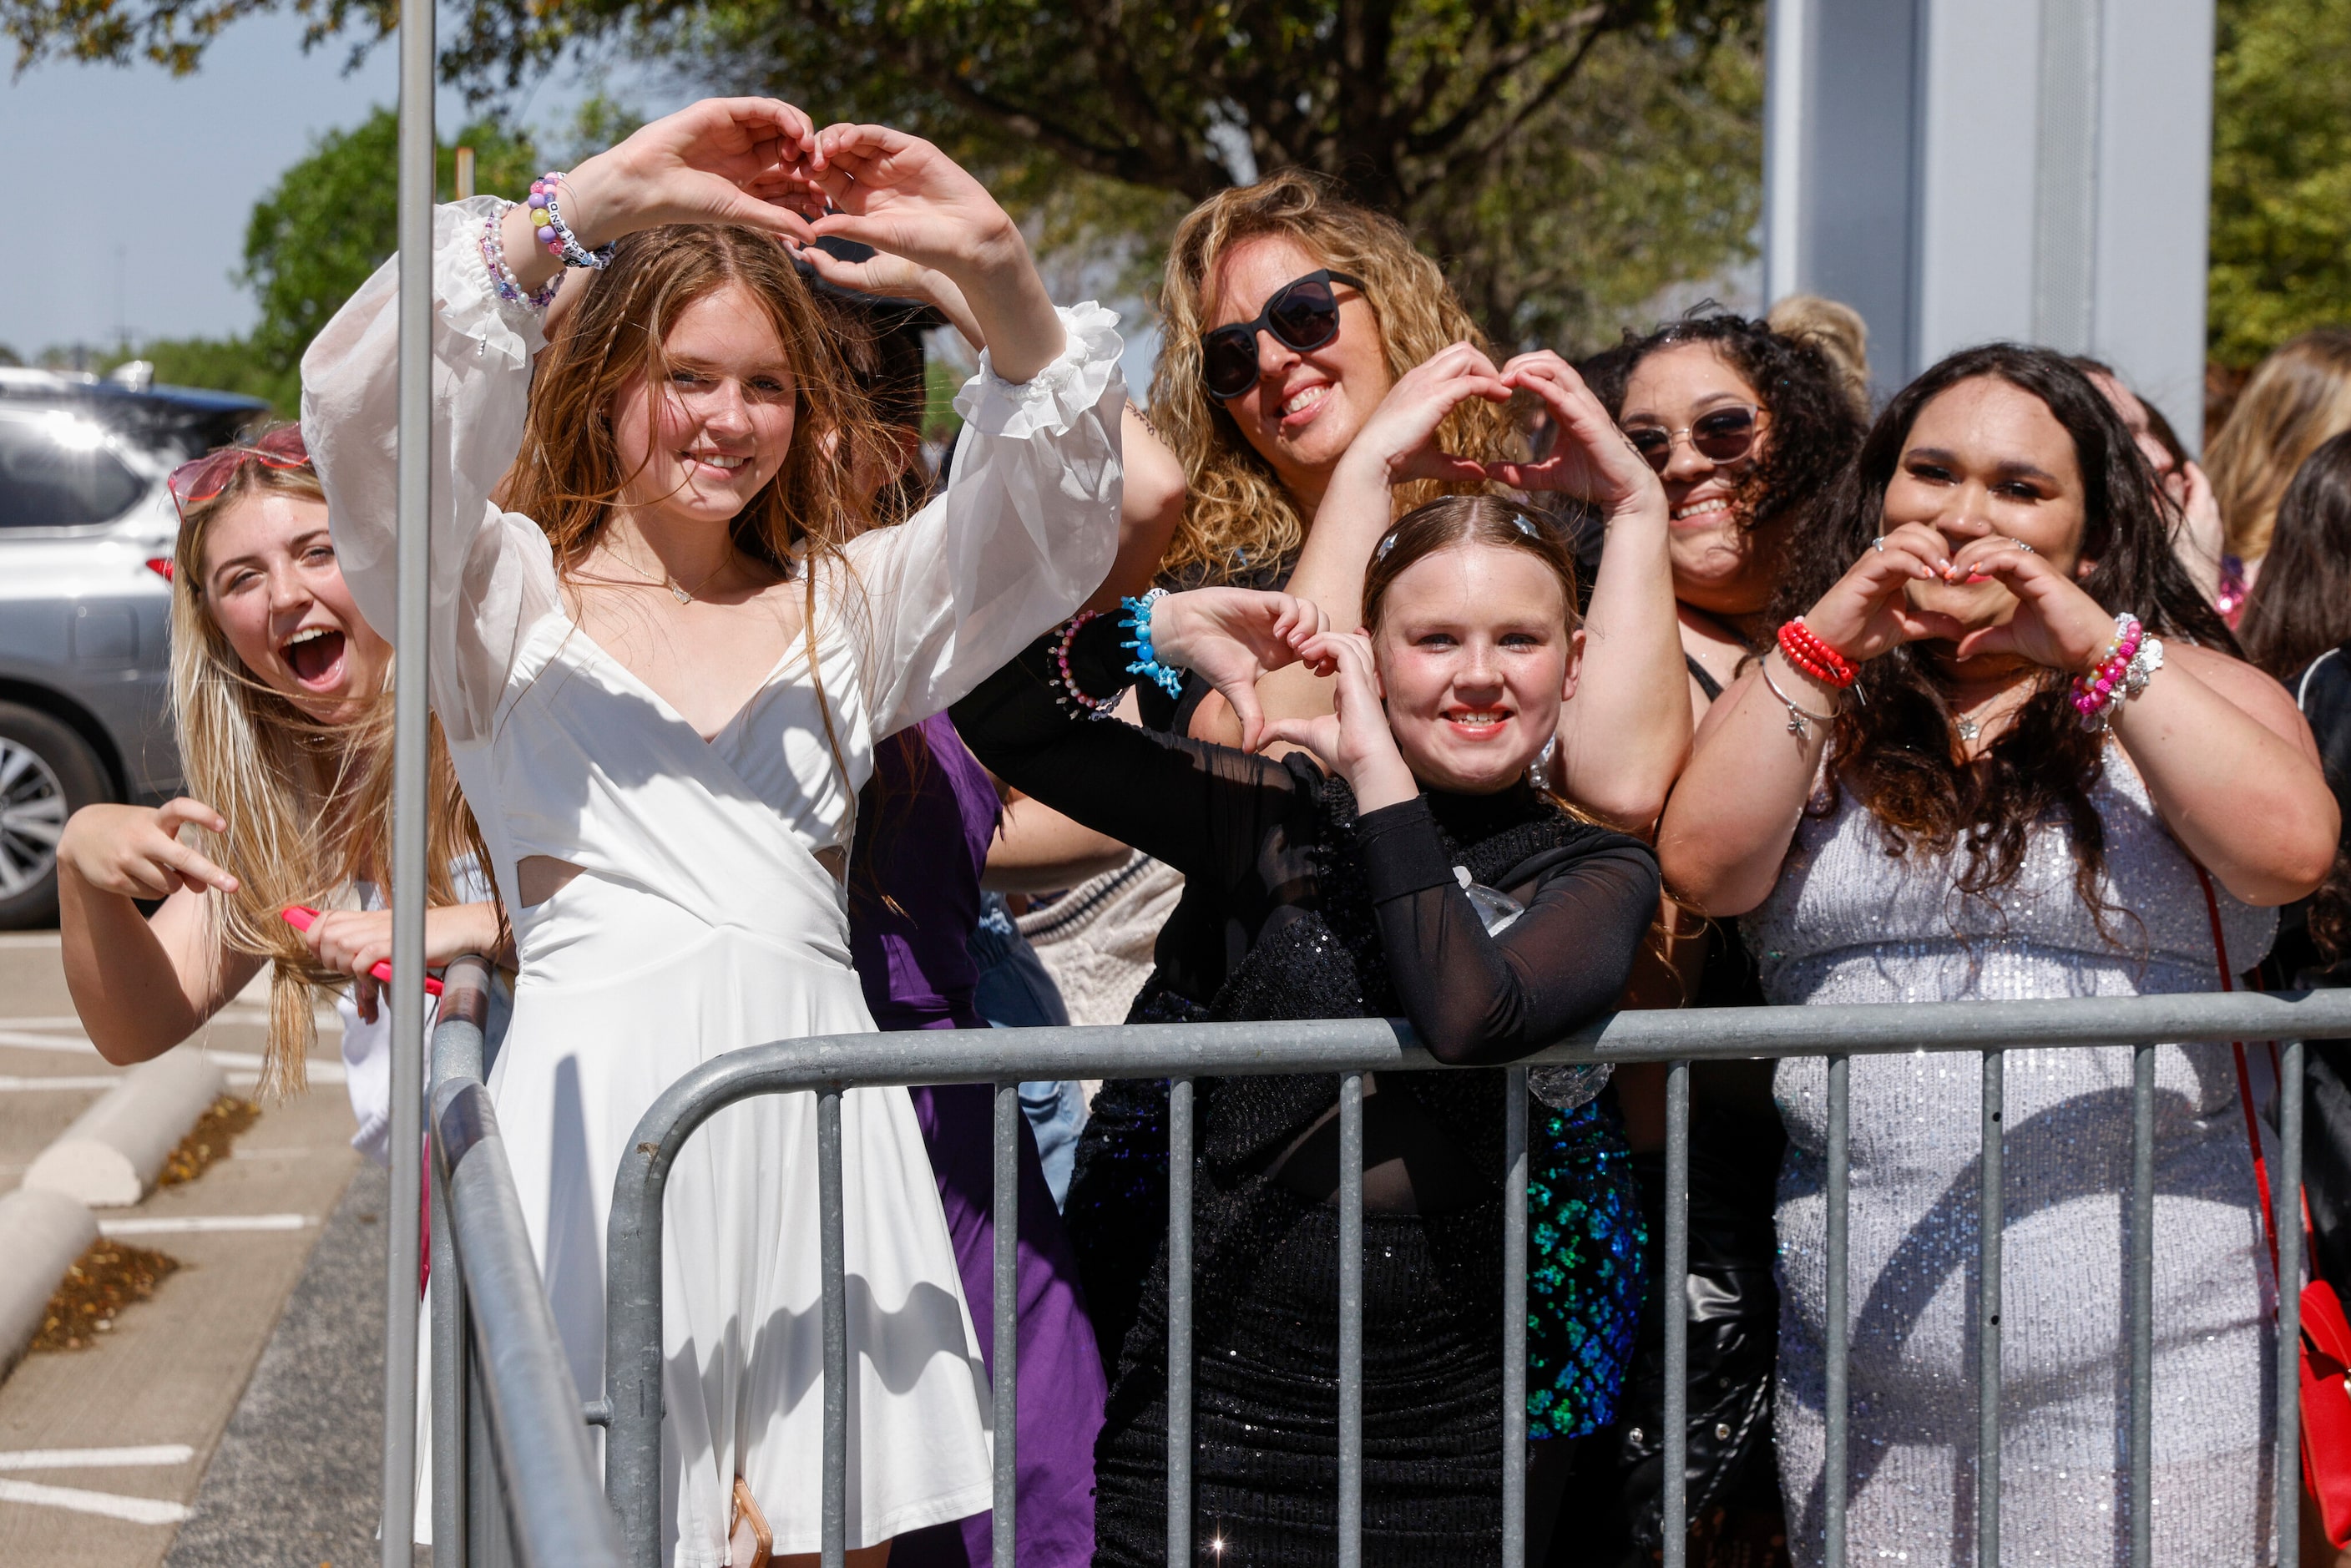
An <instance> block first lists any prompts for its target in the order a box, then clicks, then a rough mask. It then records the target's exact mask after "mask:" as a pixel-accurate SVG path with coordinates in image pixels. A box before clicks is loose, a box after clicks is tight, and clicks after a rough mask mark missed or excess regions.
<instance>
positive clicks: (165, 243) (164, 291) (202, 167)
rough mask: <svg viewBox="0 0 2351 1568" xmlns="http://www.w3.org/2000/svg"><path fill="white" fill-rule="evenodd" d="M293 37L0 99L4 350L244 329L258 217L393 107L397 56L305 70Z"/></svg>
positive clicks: (48, 73) (255, 39) (291, 23)
mask: <svg viewBox="0 0 2351 1568" xmlns="http://www.w3.org/2000/svg"><path fill="white" fill-rule="evenodd" d="M301 37H302V32H301V24H300V23H299V22H298V21H296V20H294V19H293V18H291V17H285V16H257V17H255V18H252V19H251V20H248V21H245V22H239V23H236V24H235V25H233V26H230V27H229V28H228V30H227V31H226V32H225V33H224V34H223V35H222V37H220V39H219V41H217V42H216V43H215V44H214V46H213V47H212V49H211V51H210V52H209V53H208V54H207V55H206V56H205V57H204V68H203V69H202V70H200V71H199V72H197V73H196V74H195V75H194V76H193V77H188V78H179V79H174V78H172V76H171V74H170V73H169V72H167V71H165V70H163V69H162V68H160V67H157V66H152V65H145V64H141V65H138V66H132V67H129V68H117V67H111V66H79V65H68V64H49V65H42V66H37V67H35V68H33V69H32V70H29V71H27V72H26V73H25V74H24V75H23V76H21V77H17V78H15V79H13V80H7V81H5V82H0V148H5V149H6V155H5V162H0V193H5V205H6V210H7V211H8V212H10V213H11V214H15V215H16V218H17V220H18V221H19V222H20V223H21V224H23V225H24V226H23V227H20V228H18V229H17V231H16V234H15V235H14V236H12V238H11V240H10V242H9V244H8V245H7V246H5V247H0V343H5V344H7V345H8V346H10V347H11V348H14V349H15V350H16V351H17V352H18V353H20V354H23V355H25V356H26V358H28V359H29V358H30V357H31V356H32V355H33V354H34V353H36V352H37V351H38V350H40V349H42V348H43V347H45V346H46V345H48V344H51V343H72V342H77V341H80V342H89V343H98V344H111V343H112V342H113V341H114V339H115V335H116V331H117V329H118V328H119V327H122V326H128V327H129V328H130V329H131V333H132V335H133V336H134V337H168V338H180V337H191V336H197V335H203V336H207V337H217V336H223V335H225V334H228V333H233V332H240V331H243V330H245V329H246V328H248V327H250V326H251V325H252V324H253V319H254V310H253V303H252V299H251V297H250V296H248V295H247V294H246V292H245V291H244V290H243V289H241V288H239V287H237V286H236V285H235V284H234V283H232V282H231V281H230V280H229V276H228V275H229V273H230V272H231V271H232V270H233V269H234V268H235V267H236V265H237V262H238V260H239V257H240V256H241V253H242V252H243V250H244V246H245V223H246V215H247V214H249V213H250V212H251V211H252V209H253V204H254V202H255V200H256V198H258V197H259V196H260V194H261V193H262V192H264V191H266V189H268V188H269V186H270V185H272V184H274V183H276V182H277V177H278V175H279V174H280V173H282V172H284V170H285V168H286V166H287V164H289V163H291V162H294V161H295V160H296V159H298V158H299V157H300V156H301V155H302V154H303V152H305V151H306V150H307V149H308V146H309V144H310V141H311V139H312V138H313V137H314V136H316V135H318V134H319V132H321V131H329V130H333V129H336V128H338V127H342V126H349V125H354V124H357V123H358V122H359V121H360V120H363V119H365V118H366V117H367V114H368V111H369V110H370V109H371V108H372V107H373V106H375V105H376V104H379V103H389V102H391V101H392V99H393V97H394V95H395V85H396V74H395V70H394V66H393V61H392V53H391V51H390V50H389V49H380V50H377V51H376V52H375V53H373V54H371V56H370V57H369V58H368V60H367V62H366V64H365V65H364V66H362V67H361V68H360V70H359V71H358V72H356V73H354V74H352V75H350V76H346V75H344V74H343V72H342V65H343V61H344V57H345V55H346V53H347V51H346V50H345V49H343V48H341V47H337V46H335V45H332V44H329V45H328V46H326V47H322V48H319V49H317V50H314V51H313V52H311V53H310V54H308V55H305V54H303V53H302V48H301Z"/></svg>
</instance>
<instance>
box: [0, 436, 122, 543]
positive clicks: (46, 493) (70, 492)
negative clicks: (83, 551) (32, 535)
mask: <svg viewBox="0 0 2351 1568" xmlns="http://www.w3.org/2000/svg"><path fill="white" fill-rule="evenodd" d="M103 439H104V435H103V433H102V432H101V431H100V430H99V427H98V426H96V425H94V424H92V423H89V421H87V420H85V419H82V418H80V417H78V415H75V414H71V413H64V412H57V413H47V414H43V415H40V416H38V417H37V418H33V419H0V528H75V527H78V526H79V525H82V524H85V523H103V522H109V521H111V520H112V519H114V518H116V517H120V516H121V515H122V514H123V513H124V512H126V511H128V510H130V508H131V503H132V502H134V501H136V500H138V499H139V497H141V496H142V495H144V494H145V493H146V490H147V486H146V484H145V482H144V481H142V480H141V478H140V477H139V476H138V475H136V474H134V473H132V472H131V470H130V469H129V468H128V467H126V466H124V465H123V463H122V460H121V459H120V458H119V457H117V456H115V455H114V454H112V453H110V452H109V451H107V450H106V448H105V447H104V446H103V445H102V444H100V443H101V442H102V441H103Z"/></svg>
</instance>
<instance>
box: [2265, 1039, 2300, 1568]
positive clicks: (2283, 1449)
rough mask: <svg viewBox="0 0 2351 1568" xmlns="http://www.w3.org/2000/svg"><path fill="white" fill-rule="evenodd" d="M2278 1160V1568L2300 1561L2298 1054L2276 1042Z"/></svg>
mask: <svg viewBox="0 0 2351 1568" xmlns="http://www.w3.org/2000/svg"><path fill="white" fill-rule="evenodd" d="M2279 1044H2280V1045H2281V1046H2282V1047H2283V1050H2282V1051H2280V1053H2279V1055H2280V1061H2279V1062H2278V1157H2277V1164H2276V1166H2275V1167H2274V1169H2273V1174H2272V1175H2271V1177H2270V1194H2271V1197H2273V1199H2274V1200H2275V1203H2276V1206H2277V1207H2276V1224H2277V1239H2278V1269H2277V1277H2278V1337H2277V1460H2276V1462H2275V1464H2274V1465H2273V1467H2272V1469H2271V1471H2270V1473H2271V1475H2272V1476H2273V1478H2274V1479H2273V1480H2272V1481H2271V1483H2270V1484H2271V1486H2272V1487H2273V1489H2274V1490H2275V1500H2276V1503H2277V1559H2278V1568H2298V1564H2299V1563H2301V1560H2302V1540H2301V1531H2302V1113H2303V1104H2302V1053H2303V1044H2302V1041H2300V1040H2281V1041H2280V1042H2279Z"/></svg>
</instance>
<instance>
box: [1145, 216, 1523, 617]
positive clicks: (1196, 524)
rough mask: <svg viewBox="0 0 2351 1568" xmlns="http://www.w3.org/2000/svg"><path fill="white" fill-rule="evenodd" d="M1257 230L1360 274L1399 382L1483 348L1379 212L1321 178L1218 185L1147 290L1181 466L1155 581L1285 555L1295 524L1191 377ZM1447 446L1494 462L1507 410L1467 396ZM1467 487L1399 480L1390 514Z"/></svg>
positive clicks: (1210, 577)
mask: <svg viewBox="0 0 2351 1568" xmlns="http://www.w3.org/2000/svg"><path fill="white" fill-rule="evenodd" d="M1268 235H1279V236H1281V237H1283V238H1287V239H1289V240H1290V241H1292V242H1294V243H1295V244H1296V245H1297V246H1299V247H1300V248H1301V249H1302V250H1304V251H1306V252H1307V253H1308V254H1309V255H1311V256H1314V257H1315V258H1316V259H1317V260H1318V261H1320V262H1321V263H1322V265H1323V266H1325V267H1329V268H1331V269H1332V271H1334V272H1344V273H1349V274H1352V275H1353V276H1354V277H1360V278H1362V279H1363V280H1364V298H1365V299H1366V301H1367V302H1368V303H1369V304H1370V305H1371V308H1372V312H1373V315H1374V318H1375V319H1377V320H1378V322H1379V329H1380V341H1381V346H1382V347H1383V348H1384V350H1386V354H1387V362H1388V370H1389V372H1390V373H1391V374H1392V375H1395V376H1399V377H1400V376H1402V375H1403V374H1404V373H1405V371H1409V370H1411V369H1413V368H1414V367H1415V366H1416V365H1418V364H1419V363H1421V361H1424V360H1426V359H1428V358H1430V357H1431V356H1433V355H1435V354H1436V353H1437V351H1438V350H1442V349H1445V348H1447V347H1450V346H1451V345H1452V344H1455V343H1459V342H1469V343H1474V344H1476V345H1477V346H1478V347H1479V348H1480V349H1486V350H1489V351H1490V345H1489V343H1488V342H1487V340H1486V334H1485V333H1484V332H1482V331H1480V330H1479V328H1478V324H1477V322H1476V321H1474V320H1473V319H1470V315H1469V312H1468V310H1467V309H1466V308H1463V306H1462V304H1461V301H1460V300H1459V299H1458V298H1456V297H1455V296H1454V293H1453V290H1452V288H1451V287H1449V286H1448V285H1447V283H1446V281H1445V274H1444V273H1443V272H1442V271H1440V270H1439V269H1438V267H1437V263H1436V262H1435V261H1433V260H1431V259H1430V258H1429V257H1427V256H1424V255H1422V254H1421V253H1420V252H1419V251H1418V250H1416V249H1415V248H1414V246H1413V243H1412V236H1411V235H1407V234H1406V233H1405V230H1404V227H1403V225H1400V224H1398V223H1396V222H1395V220H1394V219H1393V218H1388V217H1384V216H1382V215H1381V214H1377V213H1374V212H1372V211H1370V210H1368V209H1366V208H1364V207H1360V206H1357V205H1355V204H1353V203H1352V202H1348V201H1344V200H1343V199H1341V198H1340V197H1339V196H1338V195H1336V194H1335V193H1333V192H1332V188H1331V187H1330V185H1329V183H1327V182H1325V181H1324V180H1322V178H1321V177H1319V176H1317V175H1314V174H1311V173H1309V172H1305V171H1303V170H1298V169H1287V170H1284V171H1282V172H1280V173H1278V174H1275V175H1273V176H1271V177H1270V178H1269V179H1264V180H1260V181H1259V182H1258V183H1256V184H1254V185H1243V186H1238V187H1236V188H1234V189H1231V190H1226V191H1219V192H1217V193H1216V194H1215V195H1213V196H1210V197H1209V198H1208V199H1207V201H1205V202H1202V203H1201V204H1199V205H1198V206H1196V207H1194V208H1193V209H1192V210H1191V212H1190V213H1188V214H1186V215H1185V218H1184V221H1183V222H1182V223H1180V224H1178V225H1176V228H1175V239H1174V241H1173V242H1172V243H1171V245H1170V246H1169V248H1168V253H1167V272H1166V277H1165V281H1164V282H1163V284H1162V286H1161V288H1160V295H1159V310H1160V320H1161V339H1160V342H1161V348H1160V351H1159V368H1158V370H1157V371H1156V372H1155V374H1154V375H1153V376H1152V378H1151V419H1152V423H1153V424H1154V425H1155V427H1156V428H1157V429H1158V431H1159V433H1160V434H1161V436H1162V438H1163V439H1164V440H1165V441H1166V443H1167V444H1168V445H1169V446H1170V447H1171V448H1172V449H1173V450H1174V451H1175V456H1176V458H1177V460H1178V461H1180V462H1181V463H1182V464H1183V465H1184V477H1185V480H1186V486H1187V490H1188V494H1187V495H1186V500H1185V506H1184V519H1183V521H1182V522H1181V523H1180V524H1178V525H1177V527H1176V529H1175V538H1174V539H1173V540H1172V541H1171V542H1170V543H1169V545H1168V548H1167V554H1166V556H1165V558H1164V559H1162V560H1161V562H1160V573H1161V575H1162V576H1165V577H1171V578H1185V579H1186V580H1189V579H1192V578H1198V579H1202V580H1207V581H1217V580H1223V579H1228V578H1232V577H1237V576H1239V575H1241V574H1243V573H1244V572H1246V571H1247V570H1249V569H1250V568H1252V567H1260V566H1264V565H1266V564H1269V563H1270V562H1271V561H1273V560H1276V559H1280V557H1282V556H1285V555H1287V554H1289V553H1290V552H1291V551H1293V550H1295V549H1298V548H1299V546H1300V545H1301V544H1302V543H1304V542H1305V538H1306V522H1305V520H1304V519H1303V518H1302V517H1300V515H1299V511H1298V505H1297V503H1296V502H1295V501H1294V500H1293V499H1291V497H1290V493H1289V491H1288V490H1286V489H1285V488H1283V486H1282V484H1281V481H1280V479H1279V478H1278V477H1276V476H1275V474H1274V472H1273V469H1272V467H1271V466H1270V465H1269V464H1268V463H1267V462H1266V461H1265V459H1264V458H1262V457H1260V456H1259V455H1258V454H1257V451H1256V449H1255V448H1253V447H1251V446H1250V445H1249V443H1248V441H1246V440H1245V439H1243V437H1242V435H1241V434H1240V430H1239V427H1238V426H1237V425H1236V424H1234V423H1233V420H1232V416H1231V415H1229V414H1228V413H1225V411H1224V410H1222V409H1221V408H1218V407H1217V405H1216V403H1215V402H1214V400H1212V399H1211V398H1210V397H1209V396H1208V392H1207V387H1206V385H1205V384H1204V383H1203V382H1201V380H1200V337H1201V334H1202V333H1203V332H1205V331H1207V329H1208V328H1209V325H1210V323H1211V320H1212V312H1213V310H1214V308H1215V302H1214V300H1213V299H1212V298H1211V289H1212V286H1213V280H1214V279H1215V277H1216V276H1217V268H1218V267H1219V266H1221V265H1222V263H1223V260H1224V258H1225V256H1226V255H1227V254H1228V252H1229V251H1230V250H1231V249H1232V248H1233V247H1234V246H1238V245H1240V244H1242V243H1243V242H1245V241H1248V240H1253V239H1259V238H1262V237H1265V236H1268ZM1438 434H1439V439H1440V440H1441V441H1443V443H1444V444H1445V446H1446V448H1447V450H1448V451H1452V452H1458V453H1460V454H1462V455H1465V456H1468V457H1473V458H1479V459H1485V460H1495V459H1499V458H1501V457H1503V456H1504V455H1507V451H1508V448H1509V445H1510V435H1511V426H1510V416H1509V415H1508V413H1506V412H1505V411H1504V409H1503V408H1502V407H1501V406H1500V405H1497V404H1494V403H1489V402H1483V401H1479V400H1473V401H1471V402H1465V403H1462V404H1461V405H1460V406H1458V407H1457V408H1456V409H1454V411H1453V412H1452V413H1450V414H1448V415H1447V416H1446V420H1445V423H1444V424H1443V425H1442V426H1441V427H1440V428H1439V433H1438ZM1479 488H1480V486H1465V485H1455V484H1445V483H1439V482H1436V481H1429V480H1422V481H1416V482H1415V483H1413V484H1409V485H1401V486H1397V487H1396V489H1395V511H1396V513H1397V515H1399V516H1401V515H1402V514H1403V513H1405V512H1407V511H1410V510H1411V509H1412V508H1413V507H1416V506H1418V505H1420V504H1421V503H1423V502H1425V501H1429V500H1433V499H1435V498H1436V497H1439V496H1447V495H1462V494H1472V493H1476V492H1477V491H1478V490H1479Z"/></svg>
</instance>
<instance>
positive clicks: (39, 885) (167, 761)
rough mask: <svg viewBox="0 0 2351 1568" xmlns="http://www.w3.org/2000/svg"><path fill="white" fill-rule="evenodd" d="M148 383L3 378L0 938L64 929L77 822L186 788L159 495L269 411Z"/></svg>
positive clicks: (168, 523) (168, 549)
mask: <svg viewBox="0 0 2351 1568" xmlns="http://www.w3.org/2000/svg"><path fill="white" fill-rule="evenodd" d="M141 368H142V367H140V366H138V365H136V364H133V365H129V366H125V367H123V371H128V372H130V373H129V374H124V373H123V372H121V371H118V372H117V374H116V376H115V377H113V378H110V379H108V380H103V381H101V380H99V378H97V377H95V376H90V375H84V374H76V373H71V372H62V371H29V370H12V369H0V929H5V928H12V927H17V926H25V925H46V924H48V923H50V922H52V921H54V920H55V919H56V917H57V835H58V834H59V833H60V832H61V831H63V830H64V828H65V821H66V818H67V817H68V816H69V815H70V814H72V813H73V812H74V811H75V810H78V809H79V808H80V807H83V806H86V805H89V803H90V802H92V801H94V800H141V801H152V800H162V799H163V798H165V797H166V796H168V795H170V794H171V793H172V791H173V790H175V789H178V787H179V783H180V758H179V753H178V750H177V748H176V747H174V746H173V744H172V732H171V724H170V716H169V712H168V708H169V700H168V693H169V672H170V668H171V649H170V645H169V642H168V637H169V632H170V628H171V604H172V585H171V561H172V542H173V540H174V539H175V538H177V537H178V534H179V516H178V514H177V513H176V512H175V511H174V510H173V509H172V498H171V496H170V495H169V493H168V492H167V491H166V490H165V489H164V485H163V481H164V478H165V476H168V475H169V474H170V473H171V471H172V467H173V466H174V465H176V464H179V463H181V462H183V461H184V460H185V459H186V458H188V457H191V456H193V455H198V454H200V453H202V452H204V451H205V450H206V449H208V448H209V447H212V446H214V445H217V444H221V443H222V442H225V441H227V440H230V439H232V438H233V437H234V436H235V434H236V432H237V431H238V430H239V429H240V428H242V427H243V426H246V425H247V424H250V423H253V422H254V421H255V420H256V418H257V417H259V416H260V415H261V414H262V413H264V411H265V407H266V405H264V404H263V403H261V402H259V401H258V400H256V399H253V398H246V397H237V396H234V395H232V394H229V393H226V392H196V391H192V390H189V389H186V388H181V387H158V386H153V385H152V384H149V382H150V380H151V379H152V371H150V372H148V375H147V376H145V377H142V376H141V374H140V373H139V372H140V371H141Z"/></svg>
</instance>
